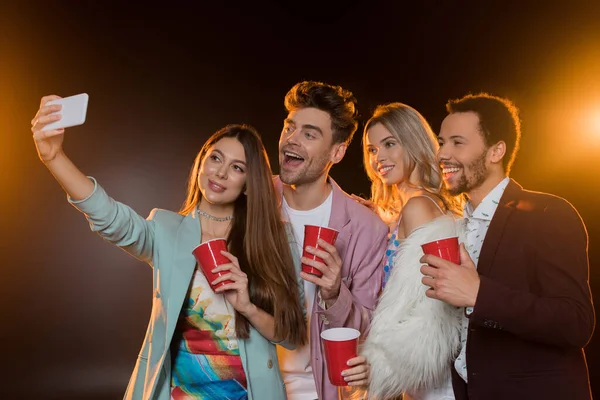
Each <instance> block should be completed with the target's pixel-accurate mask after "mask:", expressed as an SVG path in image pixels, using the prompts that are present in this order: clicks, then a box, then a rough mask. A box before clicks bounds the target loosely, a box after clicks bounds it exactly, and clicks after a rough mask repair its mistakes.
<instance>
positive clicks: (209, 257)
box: [192, 239, 233, 290]
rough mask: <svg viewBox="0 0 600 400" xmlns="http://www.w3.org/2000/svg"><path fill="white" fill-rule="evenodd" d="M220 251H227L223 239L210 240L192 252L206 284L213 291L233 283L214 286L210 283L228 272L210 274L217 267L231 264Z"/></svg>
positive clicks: (225, 282)
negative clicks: (206, 281)
mask: <svg viewBox="0 0 600 400" xmlns="http://www.w3.org/2000/svg"><path fill="white" fill-rule="evenodd" d="M221 250H223V251H227V241H226V240H225V239H212V240H209V241H207V242H204V243H202V244H200V245H199V246H196V247H195V248H194V250H192V254H193V255H194V257H196V260H197V261H198V264H199V265H200V268H201V269H202V272H203V273H204V276H206V280H208V283H209V284H210V287H211V288H212V289H213V290H215V289H216V288H218V287H220V286H223V285H226V284H228V283H233V281H230V280H225V281H223V282H220V283H217V284H216V285H214V286H213V285H212V283H211V282H212V281H214V280H215V279H217V278H218V277H220V276H221V275H225V274H228V273H229V272H228V271H221V272H217V273H216V274H215V273H213V272H211V271H212V270H213V269H215V268H216V267H217V266H219V265H223V264H229V263H230V262H231V261H230V260H229V258H227V257H225V256H224V255H223V254H221Z"/></svg>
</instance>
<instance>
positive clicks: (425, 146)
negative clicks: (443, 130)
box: [363, 103, 462, 214]
mask: <svg viewBox="0 0 600 400" xmlns="http://www.w3.org/2000/svg"><path fill="white" fill-rule="evenodd" d="M377 124H382V125H383V126H384V127H385V129H387V130H388V131H389V132H390V133H391V134H392V135H393V136H394V137H395V138H396V139H397V140H398V142H399V143H400V145H401V146H402V147H403V148H404V149H405V150H406V152H405V154H406V158H407V160H406V161H408V163H407V164H408V165H409V169H410V170H409V171H408V173H407V174H406V175H407V177H408V176H410V174H411V173H412V171H414V170H415V169H417V174H418V179H419V183H418V184H419V187H420V188H421V189H422V190H424V191H426V192H428V193H431V194H433V195H434V196H436V197H438V198H440V200H442V202H443V203H444V206H445V208H446V209H447V210H450V211H452V212H454V213H455V214H460V213H462V205H461V202H462V200H461V198H458V197H452V196H450V195H449V194H448V193H447V191H446V189H445V188H444V185H443V182H442V171H441V169H440V165H439V163H438V161H437V158H436V154H437V150H438V148H439V144H438V142H437V137H436V136H435V134H434V133H433V131H432V130H431V127H430V126H429V123H428V122H427V120H426V119H425V118H424V117H423V116H422V115H421V114H420V113H419V112H418V111H417V110H415V109H414V108H412V107H410V106H407V105H406V104H402V103H390V104H386V105H380V106H378V107H377V108H376V109H375V112H374V113H373V116H372V117H371V118H370V119H369V120H368V121H367V123H366V124H365V130H364V133H363V162H364V167H365V171H366V172H367V175H368V176H369V179H370V180H371V201H372V202H373V203H375V204H376V205H377V206H378V207H379V208H380V209H381V210H382V211H384V212H385V213H389V214H399V213H400V212H401V209H402V207H403V204H400V197H399V195H398V192H397V187H396V185H385V184H384V183H383V182H382V181H381V179H379V176H378V175H377V172H376V171H375V170H374V169H373V167H371V163H370V162H369V152H368V151H367V132H368V130H369V129H370V128H371V127H373V126H375V125H377Z"/></svg>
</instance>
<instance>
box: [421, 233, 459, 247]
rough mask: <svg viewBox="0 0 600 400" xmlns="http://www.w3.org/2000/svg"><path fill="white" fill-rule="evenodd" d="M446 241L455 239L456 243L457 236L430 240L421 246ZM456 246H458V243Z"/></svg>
mask: <svg viewBox="0 0 600 400" xmlns="http://www.w3.org/2000/svg"><path fill="white" fill-rule="evenodd" d="M448 239H456V240H457V241H458V239H459V238H458V235H454V236H448V237H444V238H440V239H435V240H430V241H429V242H427V243H423V244H422V245H421V246H425V245H428V244H432V243H435V242H442V241H444V240H448ZM458 244H459V245H460V242H459V243H458Z"/></svg>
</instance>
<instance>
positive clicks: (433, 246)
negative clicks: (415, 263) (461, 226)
mask: <svg viewBox="0 0 600 400" xmlns="http://www.w3.org/2000/svg"><path fill="white" fill-rule="evenodd" d="M421 248H422V249H423V253H425V254H431V255H434V256H437V257H440V258H443V259H444V260H448V261H450V262H453V263H454V264H460V251H459V246H458V238H457V237H450V238H447V239H440V240H435V241H433V242H429V243H425V244H423V245H421Z"/></svg>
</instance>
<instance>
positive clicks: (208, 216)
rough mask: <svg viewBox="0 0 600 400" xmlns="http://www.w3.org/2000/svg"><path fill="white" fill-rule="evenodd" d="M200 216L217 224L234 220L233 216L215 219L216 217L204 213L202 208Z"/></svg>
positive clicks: (199, 211)
mask: <svg viewBox="0 0 600 400" xmlns="http://www.w3.org/2000/svg"><path fill="white" fill-rule="evenodd" d="M198 215H202V216H203V217H206V218H208V219H212V220H213V221H217V222H223V221H231V220H232V219H233V215H229V216H227V217H215V216H214V215H210V214H209V213H206V212H204V211H202V210H201V209H200V208H198Z"/></svg>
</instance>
